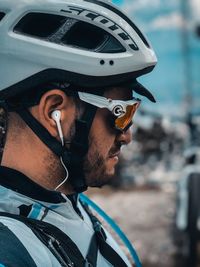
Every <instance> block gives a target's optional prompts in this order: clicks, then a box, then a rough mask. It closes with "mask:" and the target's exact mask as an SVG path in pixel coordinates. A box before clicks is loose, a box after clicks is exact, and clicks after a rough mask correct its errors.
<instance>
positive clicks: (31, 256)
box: [0, 167, 131, 267]
mask: <svg viewBox="0 0 200 267" xmlns="http://www.w3.org/2000/svg"><path fill="white" fill-rule="evenodd" d="M0 212H4V213H9V214H14V215H21V216H23V217H26V218H30V219H36V220H37V221H38V222H39V221H40V222H41V221H42V222H46V223H49V224H51V225H54V226H56V227H57V228H58V229H59V230H61V231H62V232H64V233H65V234H66V235H67V236H68V237H69V238H70V239H71V240H73V242H74V243H75V244H76V246H77V247H78V249H79V251H80V253H81V254H82V256H83V258H85V257H86V255H87V253H88V250H89V247H90V244H91V239H92V237H93V235H94V227H93V223H92V220H91V216H90V215H89V213H88V211H87V210H86V209H85V207H84V206H83V205H82V203H81V202H80V200H79V197H78V195H71V196H66V195H64V194H63V193H60V192H56V191H51V190H47V189H45V188H43V187H41V186H40V185H38V184H36V183H35V182H33V181H32V180H30V179H29V178H28V177H26V176H25V175H23V174H22V173H20V172H18V171H16V170H13V169H10V168H7V167H0ZM104 231H105V233H106V237H107V238H106V243H107V244H109V245H110V246H111V247H112V248H113V249H114V251H115V252H116V253H117V254H118V255H119V256H120V257H121V258H122V259H123V261H124V262H125V263H126V264H127V266H131V264H130V263H129V261H128V259H127V257H126V256H125V255H124V253H123V252H122V250H121V249H120V247H119V246H118V244H117V243H116V242H115V241H114V239H113V238H112V237H111V235H110V234H109V233H108V232H107V231H106V230H105V229H104ZM4 266H5V267H27V266H30V267H33V266H34V267H35V266H37V267H49V266H52V267H59V266H64V265H62V264H61V263H60V262H59V261H58V258H57V257H56V256H55V255H54V254H53V253H52V252H51V250H50V249H49V248H48V247H47V246H46V245H45V244H44V243H43V242H41V239H40V238H38V236H37V235H36V234H35V233H34V232H33V231H32V230H31V229H30V227H28V226H27V225H26V224H25V223H23V222H22V221H19V220H16V219H15V218H10V217H7V216H4V215H3V216H0V267H4ZM66 266H68V265H66ZM69 266H70V265H69ZM88 266H89V265H88ZM96 266H97V267H109V266H113V265H112V264H111V263H110V262H109V261H108V260H107V259H105V257H103V256H102V253H101V252H100V251H99V250H98V254H97V265H96Z"/></svg>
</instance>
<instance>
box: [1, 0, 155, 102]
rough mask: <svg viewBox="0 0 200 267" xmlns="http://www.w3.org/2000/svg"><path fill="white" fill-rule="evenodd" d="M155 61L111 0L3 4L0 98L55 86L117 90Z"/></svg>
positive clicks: (19, 0)
mask: <svg viewBox="0 0 200 267" xmlns="http://www.w3.org/2000/svg"><path fill="white" fill-rule="evenodd" d="M156 62H157V59H156V56H155V53H154V51H153V49H152V47H151V45H150V44H149V42H148V41H147V39H146V38H145V37H144V35H143V34H142V33H141V31H140V30H139V29H138V28H137V27H136V25H135V24H134V23H133V22H132V21H131V20H130V19H129V18H128V17H127V16H126V15H125V14H124V13H122V12H121V11H120V10H119V9H118V8H116V7H115V6H114V5H112V4H111V3H109V2H108V1H100V0H28V1H27V0H17V1H16V0H0V99H6V98H9V97H12V96H15V95H17V94H19V93H23V92H25V91H27V90H31V89H32V88H36V87H37V86H38V85H41V84H45V83H47V82H52V81H53V82H55V81H57V82H66V81H67V82H69V83H70V84H72V85H75V86H82V87H86V88H94V87H106V86H107V87H108V86H112V85H117V84H120V83H124V82H127V81H131V80H133V79H135V78H137V77H138V76H141V75H143V74H145V73H148V72H150V71H151V70H152V69H153V68H154V66H155V64H156ZM143 94H144V93H143Z"/></svg>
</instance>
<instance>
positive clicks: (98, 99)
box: [78, 92, 109, 108]
mask: <svg viewBox="0 0 200 267" xmlns="http://www.w3.org/2000/svg"><path fill="white" fill-rule="evenodd" d="M78 95H79V98H80V99H81V100H82V101H84V102H87V103H89V104H91V105H93V106H96V107H99V108H109V100H108V99H107V98H105V97H103V96H96V95H92V94H88V93H82V92H78Z"/></svg>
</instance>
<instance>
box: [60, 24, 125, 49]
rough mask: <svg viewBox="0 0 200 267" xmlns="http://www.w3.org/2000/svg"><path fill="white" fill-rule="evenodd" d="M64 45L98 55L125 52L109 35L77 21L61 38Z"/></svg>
mask: <svg viewBox="0 0 200 267" xmlns="http://www.w3.org/2000/svg"><path fill="white" fill-rule="evenodd" d="M62 42H63V44H65V45H70V46H73V47H79V48H82V49H87V50H91V51H96V52H99V53H120V52H124V51H126V50H125V48H124V47H123V46H122V45H121V43H120V42H119V41H118V40H117V39H115V38H114V37H113V36H112V35H111V34H110V33H108V32H106V31H105V30H103V29H101V28H98V27H96V26H95V25H92V24H90V23H87V22H84V21H79V22H77V23H76V24H74V25H73V26H72V27H71V29H70V30H69V31H68V32H67V33H66V34H65V36H64V37H63V38H62Z"/></svg>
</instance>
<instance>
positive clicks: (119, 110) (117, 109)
mask: <svg viewBox="0 0 200 267" xmlns="http://www.w3.org/2000/svg"><path fill="white" fill-rule="evenodd" d="M112 112H113V114H114V115H115V116H116V117H119V116H121V115H123V114H124V113H125V111H124V109H123V107H122V106H121V105H117V106H115V107H114V108H113V111H112Z"/></svg>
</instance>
